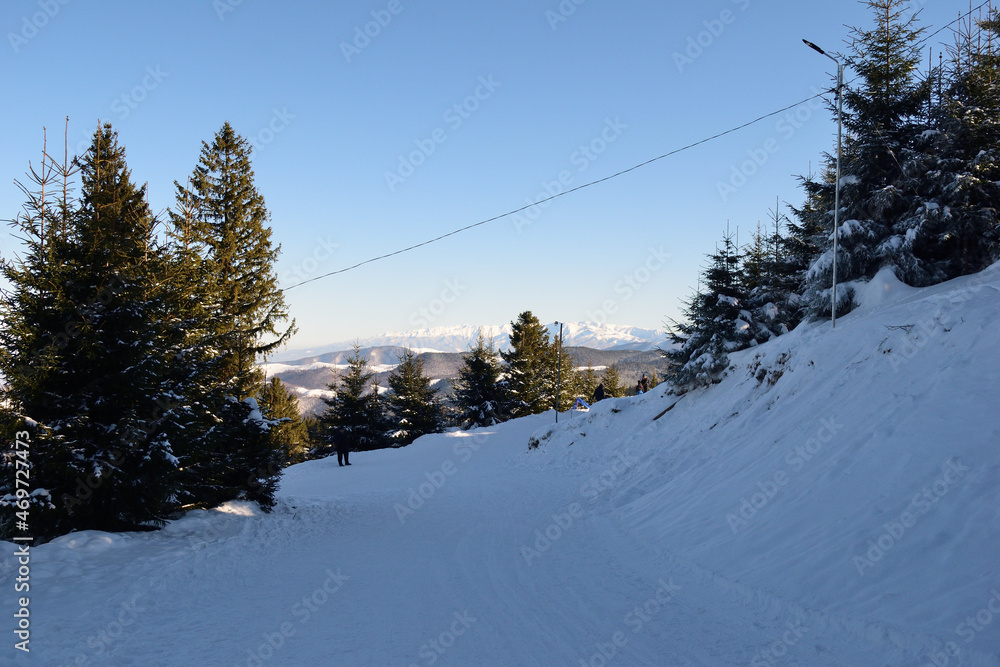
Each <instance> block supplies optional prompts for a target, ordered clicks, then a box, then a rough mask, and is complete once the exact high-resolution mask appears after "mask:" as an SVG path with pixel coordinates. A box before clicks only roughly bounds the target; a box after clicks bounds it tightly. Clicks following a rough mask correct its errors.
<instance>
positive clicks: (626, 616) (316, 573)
mask: <svg viewBox="0 0 1000 667" xmlns="http://www.w3.org/2000/svg"><path fill="white" fill-rule="evenodd" d="M545 421H546V420H545V418H535V419H529V420H523V421H521V422H518V423H515V424H508V425H505V426H502V427H499V428H498V429H496V430H494V431H489V432H484V433H481V434H480V435H478V436H475V437H469V436H467V435H466V434H450V435H443V436H437V437H434V438H428V439H425V440H422V441H420V442H419V443H417V444H416V445H415V446H412V447H411V448H409V449H406V450H403V451H395V452H380V453H373V454H359V455H357V456H356V458H355V465H352V466H351V467H350V468H344V469H338V467H337V466H336V463H335V462H334V461H333V460H332V459H327V460H324V461H319V462H313V463H310V464H308V465H304V466H299V467H297V468H294V469H292V470H291V471H290V472H289V474H288V476H287V477H286V480H285V482H284V485H283V489H282V492H281V502H280V504H279V506H278V508H277V509H276V511H275V512H274V513H272V514H270V515H262V514H259V513H257V512H256V511H255V510H253V509H252V508H250V507H244V506H241V505H239V504H234V505H230V506H227V507H225V508H223V510H218V511H213V512H198V513H195V514H194V515H193V516H191V517H188V518H186V519H184V520H182V521H179V522H176V523H174V524H172V525H171V526H170V527H169V528H168V529H166V530H165V531H163V532H161V533H154V534H149V535H137V534H129V535H124V536H122V535H119V536H112V535H107V534H103V533H84V534H80V535H77V536H73V537H67V538H62V539H61V540H57V541H56V542H55V543H53V544H51V545H47V546H44V547H41V548H39V549H37V550H36V554H37V556H36V558H37V560H36V562H35V582H36V584H35V585H36V590H37V593H36V594H35V597H34V603H33V604H34V606H33V614H34V616H35V633H34V635H33V637H32V644H31V645H32V648H33V651H32V653H31V656H30V658H28V656H23V655H18V656H15V658H14V660H15V662H16V664H45V665H68V664H74V665H75V664H81V665H86V664H114V665H136V666H139V665H190V664H204V665H248V666H254V665H404V666H409V665H433V664H440V665H554V664H564V665H594V666H597V665H604V664H612V663H614V664H622V665H713V664H760V665H767V664H776V663H777V662H781V663H782V664H852V663H851V660H850V659H849V658H846V657H845V656H857V657H858V658H859V659H862V662H864V660H863V658H865V653H864V651H862V650H860V649H857V648H852V647H851V646H850V644H851V642H849V641H847V640H845V641H844V642H842V643H841V644H840V645H836V646H831V645H830V638H829V637H819V636H817V635H816V633H815V632H814V631H813V630H812V629H810V628H807V627H806V626H804V625H802V624H801V622H799V621H798V620H796V619H794V618H784V617H781V616H780V615H768V614H766V613H761V611H760V610H757V609H754V608H753V607H751V606H747V605H746V604H745V603H744V602H743V601H741V600H739V599H737V598H736V597H734V596H732V595H727V594H726V593H724V592H723V591H722V590H720V589H719V588H717V587H713V586H712V585H711V584H710V583H707V582H705V581H703V580H700V579H699V578H698V577H697V576H694V575H693V574H692V573H691V572H690V571H685V570H684V569H683V568H681V567H679V566H678V565H677V564H676V563H671V560H670V559H669V558H667V557H660V556H658V555H657V554H655V553H653V552H652V551H650V550H649V549H647V548H646V547H645V546H644V545H643V540H642V539H641V536H637V535H630V534H627V533H625V532H623V530H622V527H621V525H620V523H619V522H617V521H616V520H614V519H613V518H612V517H611V516H610V515H609V514H607V513H605V511H604V510H605V503H604V500H605V498H607V496H608V495H609V494H607V493H606V492H607V491H608V490H610V489H611V488H613V486H614V485H615V484H616V483H618V481H619V479H620V478H624V476H625V475H627V474H628V471H627V470H622V468H623V465H622V464H621V463H620V462H615V461H609V462H608V464H607V466H605V467H604V468H603V469H602V468H601V467H600V466H597V467H595V468H591V469H583V470H581V471H580V473H579V474H578V475H575V474H562V475H553V474H552V473H551V471H548V470H545V469H544V468H543V467H541V466H538V465H534V462H533V461H532V456H531V455H530V454H527V453H526V443H527V440H528V436H529V435H530V433H531V432H532V431H533V430H535V429H536V428H537V427H539V426H540V425H542V424H543V423H545ZM602 475H603V476H602ZM95 600H96V601H99V603H98V604H96V605H95V604H94V603H93V601H95ZM831 652H832V654H834V655H837V656H838V658H837V659H836V660H833V659H829V658H826V657H825V655H826V654H827V653H831ZM868 657H869V658H870V657H873V656H868ZM5 662H6V661H5Z"/></svg>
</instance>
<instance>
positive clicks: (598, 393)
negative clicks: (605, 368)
mask: <svg viewBox="0 0 1000 667" xmlns="http://www.w3.org/2000/svg"><path fill="white" fill-rule="evenodd" d="M604 396H605V394H604V383H603V382H600V383H598V385H597V389H595V390H594V403H596V402H598V401H603V400H604Z"/></svg>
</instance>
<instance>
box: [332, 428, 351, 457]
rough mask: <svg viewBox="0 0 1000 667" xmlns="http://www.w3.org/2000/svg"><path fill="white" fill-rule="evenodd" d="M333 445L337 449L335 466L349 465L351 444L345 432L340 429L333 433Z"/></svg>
mask: <svg viewBox="0 0 1000 667" xmlns="http://www.w3.org/2000/svg"><path fill="white" fill-rule="evenodd" d="M333 445H334V447H336V448H337V465H340V466H349V465H351V461H350V458H349V457H350V454H351V442H350V439H349V438H348V437H347V431H345V430H344V429H342V428H338V429H336V430H335V431H334V432H333Z"/></svg>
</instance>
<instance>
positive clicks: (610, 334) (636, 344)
mask: <svg viewBox="0 0 1000 667" xmlns="http://www.w3.org/2000/svg"><path fill="white" fill-rule="evenodd" d="M546 327H547V328H548V330H549V334H550V335H551V336H553V337H554V336H556V335H558V334H559V325H558V324H556V323H551V324H548V325H546ZM480 330H482V331H483V332H484V333H485V334H486V335H487V336H489V337H491V338H492V339H493V344H494V345H495V346H496V348H497V349H504V348H506V347H507V345H508V344H509V343H510V324H509V323H508V324H504V325H459V326H450V327H433V328H430V329H420V330H414V331H393V332H388V333H384V334H382V335H380V336H371V337H368V338H358V339H356V340H348V341H340V342H333V343H329V344H327V345H321V346H319V347H313V348H296V349H291V350H282V351H281V352H279V353H278V354H275V355H274V356H272V357H271V358H270V361H290V360H299V359H304V358H307V357H317V356H320V355H323V354H327V353H330V352H340V351H343V350H350V349H351V348H352V346H353V345H354V344H355V343H357V344H358V345H359V346H361V347H362V348H374V347H408V348H410V349H412V350H414V351H416V352H425V351H426V352H465V351H466V350H468V349H469V346H470V345H471V344H472V343H474V342H475V340H476V336H477V335H478V334H479V331H480ZM563 337H564V344H565V345H566V346H567V347H589V348H593V349H595V350H640V351H646V350H655V349H656V348H657V347H661V346H663V345H666V341H667V333H666V331H663V330H660V329H642V328H640V327H630V326H625V325H620V324H603V323H599V322H566V323H564V325H563Z"/></svg>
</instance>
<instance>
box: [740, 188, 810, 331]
mask: <svg viewBox="0 0 1000 667" xmlns="http://www.w3.org/2000/svg"><path fill="white" fill-rule="evenodd" d="M770 220H771V223H772V226H773V231H772V230H768V229H766V228H764V227H762V226H761V224H760V223H759V222H758V223H757V229H756V230H755V231H754V233H753V234H752V235H751V241H750V243H749V244H748V245H747V246H746V248H745V253H744V256H745V258H744V261H743V270H742V272H741V279H742V283H743V289H744V291H745V292H746V294H747V302H746V307H747V310H749V311H750V313H751V314H752V315H753V329H754V338H755V340H756V341H757V342H761V343H762V342H765V341H767V340H768V339H769V338H771V337H772V336H780V335H782V334H785V333H788V332H789V331H791V330H792V329H794V328H795V325H796V324H798V318H797V317H796V312H797V310H798V308H797V305H798V301H799V297H798V295H797V294H796V293H795V289H794V288H795V286H796V281H797V280H796V276H795V275H794V273H790V267H789V261H788V258H787V257H786V255H785V249H784V248H785V246H784V244H783V243H782V236H781V229H782V227H783V226H784V225H785V224H786V223H787V218H786V217H785V216H783V215H782V214H781V211H780V210H779V209H778V207H777V205H776V206H775V210H774V211H771V212H770Z"/></svg>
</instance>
